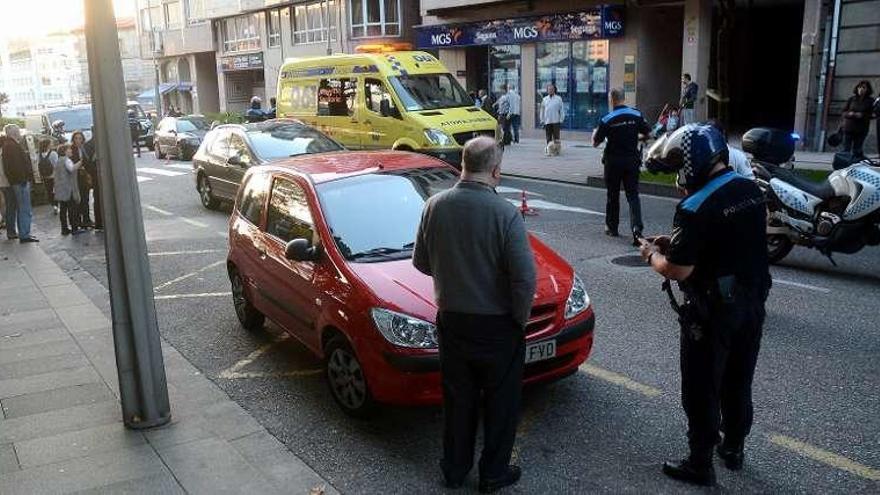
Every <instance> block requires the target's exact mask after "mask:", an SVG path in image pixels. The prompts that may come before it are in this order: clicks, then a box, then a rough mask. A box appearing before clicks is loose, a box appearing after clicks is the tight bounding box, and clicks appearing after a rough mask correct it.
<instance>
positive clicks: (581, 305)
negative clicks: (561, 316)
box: [565, 275, 590, 320]
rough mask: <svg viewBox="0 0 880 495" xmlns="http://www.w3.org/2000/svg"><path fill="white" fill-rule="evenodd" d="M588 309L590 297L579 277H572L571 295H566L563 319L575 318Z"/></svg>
mask: <svg viewBox="0 0 880 495" xmlns="http://www.w3.org/2000/svg"><path fill="white" fill-rule="evenodd" d="M589 307H590V296H589V294H587V289H586V288H584V283H583V282H582V281H581V279H580V277H578V276H577V275H575V276H574V283H573V284H572V286H571V294H569V295H568V301H566V302H565V319H566V320H570V319H571V318H574V317H575V316H577V315H579V314H581V313H583V312H584V311H586V310H587V308H589Z"/></svg>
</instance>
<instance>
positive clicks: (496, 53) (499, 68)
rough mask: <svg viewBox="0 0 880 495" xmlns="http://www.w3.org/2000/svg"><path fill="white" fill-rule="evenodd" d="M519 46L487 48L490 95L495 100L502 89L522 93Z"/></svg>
mask: <svg viewBox="0 0 880 495" xmlns="http://www.w3.org/2000/svg"><path fill="white" fill-rule="evenodd" d="M521 52H522V48H521V47H520V46H519V45H498V46H492V47H489V77H490V78H491V79H490V87H491V88H492V89H491V90H490V91H492V95H493V96H494V97H495V98H496V99H497V98H498V97H500V96H501V94H502V93H503V91H502V89H501V88H502V87H503V86H504V85H505V84H506V85H507V87H508V88H513V89H516V90H517V91H522V87H521V86H520V82H519V79H520V65H521V63H522V61H521V57H520V54H521Z"/></svg>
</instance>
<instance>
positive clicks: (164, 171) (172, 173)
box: [137, 167, 186, 177]
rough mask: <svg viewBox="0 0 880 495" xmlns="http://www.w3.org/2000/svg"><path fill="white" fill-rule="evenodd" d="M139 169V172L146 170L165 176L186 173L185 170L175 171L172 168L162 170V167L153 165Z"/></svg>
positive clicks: (148, 172) (146, 171)
mask: <svg viewBox="0 0 880 495" xmlns="http://www.w3.org/2000/svg"><path fill="white" fill-rule="evenodd" d="M137 171H138V173H140V172H144V173H147V174H155V175H164V176H165V177H177V176H178V175H186V174H184V173H183V172H174V171H172V170H162V169H161V168H152V167H139V168H138V169H137Z"/></svg>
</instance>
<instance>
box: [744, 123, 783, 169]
mask: <svg viewBox="0 0 880 495" xmlns="http://www.w3.org/2000/svg"><path fill="white" fill-rule="evenodd" d="M795 142H796V140H795V137H794V136H793V135H792V133H791V131H783V130H782V129H772V128H769V127H756V128H754V129H751V130H749V131H748V132H746V133H745V134H743V137H742V148H743V151H745V152H746V153H751V154H752V156H754V157H755V158H756V159H757V160H760V161H764V162H769V163H773V164H777V165H778V164H780V163H785V162H787V161H788V160H789V159H790V158H791V157H792V156H793V155H794V146H795Z"/></svg>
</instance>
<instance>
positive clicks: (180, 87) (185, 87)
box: [175, 81, 193, 91]
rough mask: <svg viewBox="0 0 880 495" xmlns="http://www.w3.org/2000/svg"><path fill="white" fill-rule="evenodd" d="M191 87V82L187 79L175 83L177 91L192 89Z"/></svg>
mask: <svg viewBox="0 0 880 495" xmlns="http://www.w3.org/2000/svg"><path fill="white" fill-rule="evenodd" d="M192 88H193V83H191V82H189V81H180V82H179V83H177V88H175V89H177V90H178V91H192Z"/></svg>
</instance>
